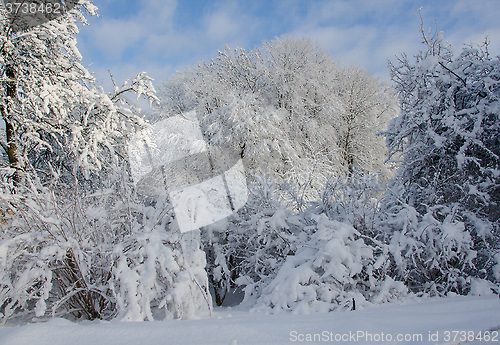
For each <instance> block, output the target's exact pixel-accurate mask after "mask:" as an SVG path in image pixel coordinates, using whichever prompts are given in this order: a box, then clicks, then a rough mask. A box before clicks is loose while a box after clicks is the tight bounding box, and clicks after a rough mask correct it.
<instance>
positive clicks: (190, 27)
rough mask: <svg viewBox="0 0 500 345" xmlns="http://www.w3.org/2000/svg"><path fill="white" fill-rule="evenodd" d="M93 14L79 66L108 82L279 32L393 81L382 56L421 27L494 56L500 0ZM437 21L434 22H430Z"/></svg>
mask: <svg viewBox="0 0 500 345" xmlns="http://www.w3.org/2000/svg"><path fill="white" fill-rule="evenodd" d="M94 4H95V5H96V6H97V7H98V8H99V10H98V13H99V18H89V23H90V24H91V25H90V26H86V27H84V28H82V30H81V32H80V33H79V34H78V36H77V37H78V47H79V49H80V52H81V53H82V55H83V57H84V58H83V63H84V65H85V66H87V67H88V69H89V70H90V71H92V72H95V73H96V74H97V75H98V78H100V79H99V80H102V81H103V82H104V85H106V84H107V80H108V79H109V78H107V75H108V72H107V70H108V69H109V70H111V72H112V73H113V74H114V76H115V79H116V80H117V82H123V81H124V80H125V79H127V78H129V77H132V76H133V75H135V74H137V73H139V72H142V71H146V72H148V74H149V75H150V76H151V77H153V78H154V79H155V85H158V84H160V83H161V82H162V81H165V80H166V79H167V78H168V77H169V76H170V75H172V74H173V73H175V71H176V70H182V69H183V68H184V67H185V66H190V65H194V64H196V63H197V62H198V61H200V60H202V59H205V60H208V59H211V58H215V57H216V56H217V51H218V50H222V49H224V47H225V45H226V44H227V45H229V46H230V47H233V48H234V47H244V48H248V49H252V48H254V47H256V46H259V45H261V43H262V41H263V40H272V39H274V38H275V37H279V36H282V35H296V36H305V37H309V38H311V39H312V40H313V41H316V42H318V43H320V44H321V45H322V46H323V47H324V48H325V49H327V50H328V51H329V52H330V53H331V54H332V56H334V57H335V58H336V59H337V60H338V61H339V62H340V63H342V64H354V63H355V64H357V65H358V66H360V67H363V68H365V69H367V70H369V71H371V72H372V73H373V74H374V75H376V76H377V77H380V78H381V79H383V80H389V71H388V68H387V59H394V57H395V56H396V55H398V54H400V53H403V52H405V53H407V54H408V55H410V56H411V55H413V54H414V53H416V52H417V51H418V50H419V49H421V45H420V41H421V39H420V33H419V29H420V18H419V13H418V9H419V8H420V7H422V11H421V13H422V16H423V18H424V26H425V28H426V29H429V28H432V29H433V30H434V29H436V27H437V29H438V31H444V32H445V39H446V40H447V41H449V42H450V43H451V44H452V47H454V51H455V52H459V50H460V48H461V46H462V44H463V43H470V42H482V41H484V39H485V37H486V36H488V37H489V40H490V42H491V43H490V52H491V53H492V54H493V55H498V54H500V1H498V0H480V1H478V0H422V1H414V0H302V1H300V0H252V1H242V0H221V1H204V0H184V1H182V0H135V1H134V0H94ZM436 23H437V26H436Z"/></svg>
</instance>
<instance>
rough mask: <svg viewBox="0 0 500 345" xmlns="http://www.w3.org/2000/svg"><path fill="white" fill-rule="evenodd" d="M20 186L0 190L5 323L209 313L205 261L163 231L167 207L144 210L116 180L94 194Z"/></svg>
mask: <svg viewBox="0 0 500 345" xmlns="http://www.w3.org/2000/svg"><path fill="white" fill-rule="evenodd" d="M26 180H27V182H28V184H27V185H26V187H23V186H17V188H16V193H13V192H12V186H11V185H10V184H9V183H8V182H4V183H2V184H1V185H0V191H1V193H0V202H1V205H2V207H4V208H5V211H10V212H7V213H6V214H9V217H6V219H5V221H4V222H2V225H0V226H1V228H2V232H1V234H0V272H1V273H0V298H1V300H0V312H1V318H2V321H3V322H6V321H8V320H9V319H11V318H13V317H24V318H25V319H26V320H32V319H33V317H37V318H42V317H51V316H64V317H68V318H71V319H111V318H114V317H119V318H121V319H123V320H151V319H153V317H157V318H190V317H194V316H195V314H196V313H197V312H199V311H202V309H204V310H205V311H207V310H210V308H211V305H210V302H209V298H208V296H207V291H206V287H207V285H208V284H207V277H206V273H205V272H204V266H205V259H204V253H203V252H201V250H200V249H199V241H197V240H196V239H195V238H192V237H188V236H187V235H184V236H181V235H180V232H179V231H178V230H177V231H176V230H175V229H174V228H173V226H171V225H170V224H169V223H170V222H171V221H172V212H171V208H170V207H169V205H168V204H167V203H164V202H163V203H162V202H161V200H156V201H155V202H154V203H152V204H151V205H150V206H145V204H144V200H143V199H141V198H139V197H138V196H137V195H135V194H134V193H133V191H132V190H131V189H128V187H130V186H128V185H127V183H125V182H124V181H120V180H119V178H118V177H117V176H114V177H113V176H110V175H108V179H107V180H106V181H107V183H105V184H103V188H102V189H100V190H96V191H94V192H93V193H85V192H81V191H80V192H79V191H78V188H76V187H75V186H73V187H72V188H69V187H68V188H65V186H63V185H61V184H57V183H56V182H54V183H53V185H49V186H44V185H42V184H41V183H40V181H39V180H38V179H36V178H30V176H29V175H27V176H26ZM119 182H120V183H119ZM105 185H107V186H105ZM127 186H128V187H127ZM105 187H107V188H105ZM161 308H164V310H161Z"/></svg>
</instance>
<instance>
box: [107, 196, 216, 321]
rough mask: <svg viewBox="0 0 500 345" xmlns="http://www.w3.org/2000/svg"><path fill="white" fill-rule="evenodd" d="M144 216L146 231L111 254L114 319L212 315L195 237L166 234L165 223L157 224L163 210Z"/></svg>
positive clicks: (201, 254) (202, 257) (138, 232)
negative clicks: (114, 302) (115, 307)
mask: <svg viewBox="0 0 500 345" xmlns="http://www.w3.org/2000/svg"><path fill="white" fill-rule="evenodd" d="M148 211H149V212H148V214H144V215H143V216H144V218H145V219H146V221H145V224H144V226H143V227H141V228H140V229H138V230H133V232H132V233H131V234H130V235H127V236H125V238H123V240H122V242H121V243H119V244H118V245H116V246H115V248H114V250H113V254H114V255H113V257H114V266H113V268H112V270H111V272H112V274H113V278H112V279H111V281H110V285H111V287H112V290H113V296H114V297H115V299H116V304H117V310H118V318H119V319H121V320H123V321H143V320H150V321H152V320H154V319H192V318H194V317H196V316H197V315H200V313H205V314H206V313H207V312H210V311H211V308H212V304H211V296H210V294H209V292H208V278H207V274H206V272H205V264H206V262H205V253H204V252H203V251H201V249H200V244H199V239H198V238H197V237H199V233H198V232H195V231H191V232H188V233H184V234H181V233H180V231H178V230H177V231H173V230H170V231H166V229H167V225H166V223H167V220H169V219H166V218H163V219H162V218H161V214H159V213H162V212H161V211H162V210H161V208H159V207H158V205H156V207H155V208H151V209H150V210H148ZM168 218H170V217H168ZM158 219H160V221H158ZM155 223H159V224H155Z"/></svg>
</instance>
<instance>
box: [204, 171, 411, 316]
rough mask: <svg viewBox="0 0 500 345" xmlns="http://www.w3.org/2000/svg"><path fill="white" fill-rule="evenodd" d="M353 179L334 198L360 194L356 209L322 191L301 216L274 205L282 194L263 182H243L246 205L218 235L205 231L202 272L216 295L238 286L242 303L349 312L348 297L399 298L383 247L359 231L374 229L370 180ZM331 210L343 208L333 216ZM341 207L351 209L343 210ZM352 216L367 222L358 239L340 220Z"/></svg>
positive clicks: (342, 184)
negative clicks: (205, 258)
mask: <svg viewBox="0 0 500 345" xmlns="http://www.w3.org/2000/svg"><path fill="white" fill-rule="evenodd" d="M358 177H359V180H356V181H358V182H359V183H354V182H353V181H354V178H353V180H352V181H351V183H350V184H349V183H347V182H346V181H344V180H342V181H343V182H341V180H340V179H339V180H338V181H337V182H338V185H337V186H338V188H339V190H337V191H335V193H336V194H335V195H337V196H339V195H344V194H343V193H348V192H349V193H351V192H352V193H353V194H355V195H363V198H359V199H358V200H357V201H358V203H356V200H355V201H352V203H349V202H348V200H347V198H348V197H347V196H346V195H344V196H345V197H346V198H345V199H342V198H340V197H339V198H337V199H335V200H334V199H333V198H332V196H333V194H334V192H333V191H332V185H329V187H330V188H327V190H326V191H325V193H324V195H325V198H324V201H323V203H313V204H311V205H310V207H308V208H306V209H305V210H303V211H291V210H290V209H287V208H286V207H284V206H283V205H282V204H281V203H280V193H283V188H282V187H281V188H277V186H275V185H274V184H273V183H272V182H271V181H269V180H268V179H265V178H257V179H256V181H255V183H252V184H250V187H249V189H250V192H251V193H250V194H251V197H250V198H249V202H248V203H247V205H246V207H245V208H243V209H242V210H240V212H238V216H237V217H235V218H234V219H232V220H230V221H229V224H226V225H225V226H224V227H223V231H219V232H216V231H214V230H212V231H211V232H209V234H211V238H212V241H213V242H212V246H211V247H210V248H211V249H212V250H213V252H211V254H210V255H209V258H211V259H209V262H211V263H210V264H209V274H210V275H211V278H212V280H213V282H215V284H217V283H220V282H223V283H224V284H219V285H217V287H218V288H219V289H220V290H219V294H220V297H221V296H223V294H224V293H225V292H226V291H227V290H229V289H230V288H233V289H234V288H235V286H239V288H240V289H242V290H243V291H244V293H245V297H244V300H243V302H242V305H245V306H249V307H252V308H254V309H256V310H266V311H269V310H274V311H276V312H277V311H281V310H287V311H293V312H295V313H308V312H315V311H329V310H335V309H344V308H353V299H354V301H356V303H357V305H359V306H362V305H363V304H365V303H368V302H370V303H380V302H384V301H388V300H391V299H393V298H397V297H398V296H402V295H404V293H405V291H406V288H405V287H404V285H403V284H402V283H400V282H395V281H394V280H393V279H392V278H390V277H389V276H388V269H389V268H390V261H389V260H388V258H389V254H388V246H387V245H384V243H382V242H381V241H380V240H379V239H377V238H375V237H373V236H372V235H373V233H375V231H371V230H372V229H371V228H370V229H371V230H370V231H368V230H366V226H365V225H369V226H370V227H372V226H373V223H374V217H375V213H376V207H375V206H374V205H376V203H375V201H374V199H373V198H370V197H369V196H373V195H371V193H375V190H378V189H377V188H378V187H376V186H378V185H377V183H376V178H375V177H374V176H366V178H365V180H363V179H362V178H361V175H360V176H358ZM362 181H364V182H362ZM342 188H344V190H343V191H341V190H340V189H342ZM349 188H352V189H358V188H359V189H360V190H356V191H354V190H351V189H349ZM326 196H328V197H326ZM327 200H328V202H327V203H326V201H327ZM343 202H345V203H346V204H342V203H343ZM362 203H364V206H362ZM325 205H326V206H329V207H325ZM332 205H337V206H339V210H340V207H341V205H343V206H344V207H346V208H342V212H341V213H338V212H333V211H334V208H333V206H332ZM347 205H351V206H353V205H355V206H353V207H352V208H350V209H347ZM371 207H373V209H372V208H371ZM326 210H328V212H329V213H332V218H335V217H340V216H339V214H340V215H341V217H344V216H345V217H346V218H345V219H344V218H342V219H341V220H342V221H343V222H340V221H337V220H335V219H329V217H327V214H328V213H326ZM335 210H337V209H335ZM354 210H355V213H356V217H358V216H362V215H365V216H366V218H360V219H361V220H363V221H360V222H359V223H360V224H363V231H364V233H362V232H361V231H358V230H356V229H355V228H354V227H352V225H351V224H350V223H349V220H353V219H354V218H352V219H351V218H347V216H350V212H351V211H354ZM368 210H370V211H369V212H368ZM368 218H369V220H368ZM356 219H358V218H356ZM223 236H224V237H223ZM207 244H208V242H207V241H205V245H207ZM215 284H214V285H215ZM215 290H216V291H215V292H216V294H215V295H216V299H217V294H218V292H217V289H215ZM216 302H217V300H216Z"/></svg>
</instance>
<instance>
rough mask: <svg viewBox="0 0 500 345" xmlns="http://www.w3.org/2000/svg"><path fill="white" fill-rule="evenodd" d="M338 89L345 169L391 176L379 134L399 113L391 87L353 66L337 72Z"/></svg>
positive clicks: (340, 143)
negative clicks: (376, 172)
mask: <svg viewBox="0 0 500 345" xmlns="http://www.w3.org/2000/svg"><path fill="white" fill-rule="evenodd" d="M335 89H336V92H337V93H338V96H339V98H340V104H341V109H340V113H339V116H338V121H336V123H335V128H336V131H337V138H338V139H337V140H338V143H337V144H338V147H339V150H340V158H341V164H342V166H343V167H344V168H345V169H347V170H348V171H350V172H351V173H353V171H354V169H358V170H359V169H363V170H365V171H368V172H374V171H380V172H382V171H383V172H384V175H385V176H389V175H390V173H389V172H388V168H387V167H386V166H385V164H384V161H385V157H386V155H387V149H386V148H385V145H384V139H383V138H382V137H381V136H379V135H378V134H379V133H380V132H382V131H384V130H385V129H386V128H387V124H388V123H389V121H390V120H391V119H392V118H394V117H395V116H396V114H397V110H396V109H397V100H396V97H395V96H394V94H393V91H392V88H391V87H389V85H386V84H385V83H382V82H380V81H379V80H377V79H376V78H374V77H373V76H372V75H371V74H370V73H369V72H368V71H365V70H363V69H360V68H357V67H354V66H351V67H346V68H342V69H341V70H339V71H338V72H337V84H336V87H335Z"/></svg>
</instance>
